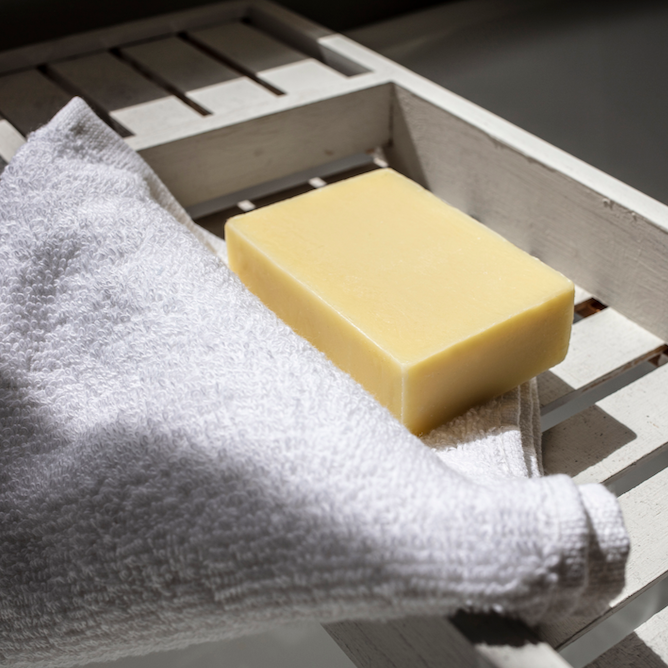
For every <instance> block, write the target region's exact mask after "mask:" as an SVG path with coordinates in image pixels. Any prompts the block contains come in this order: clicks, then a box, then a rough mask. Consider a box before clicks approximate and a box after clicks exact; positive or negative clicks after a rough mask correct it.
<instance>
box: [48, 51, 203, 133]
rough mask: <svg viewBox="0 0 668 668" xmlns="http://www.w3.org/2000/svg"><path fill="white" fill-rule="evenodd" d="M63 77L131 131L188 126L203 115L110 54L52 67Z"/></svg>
mask: <svg viewBox="0 0 668 668" xmlns="http://www.w3.org/2000/svg"><path fill="white" fill-rule="evenodd" d="M50 67H51V68H52V69H53V71H54V72H55V73H57V75H58V76H59V77H62V79H64V80H65V81H67V83H68V84H69V85H70V86H72V88H74V89H76V90H77V91H78V92H79V93H80V94H81V95H82V97H83V98H84V99H89V100H92V101H93V102H94V103H95V104H97V105H99V106H100V107H101V108H102V109H104V110H105V111H107V112H108V113H109V115H110V116H111V117H112V118H113V119H115V120H116V121H118V122H119V123H121V124H122V125H123V126H124V127H126V128H127V129H128V130H130V132H133V133H135V134H142V133H147V132H151V131H152V130H153V129H154V128H155V127H156V126H157V127H170V126H181V125H187V124H188V122H191V121H195V120H197V119H199V117H200V115H199V114H198V113H197V112H196V111H195V110H194V109H191V108H190V107H189V106H187V105H186V104H184V103H183V102H182V101H181V100H179V99H178V98H176V97H174V96H173V95H170V94H169V93H168V92H167V91H166V90H164V89H162V88H159V87H158V86H156V85H155V84H154V83H152V82H151V81H149V80H148V79H146V78H145V77H143V76H141V74H139V73H138V72H136V71H135V70H133V69H132V68H131V67H130V66H129V65H127V64H126V63H124V62H122V61H121V60H119V59H118V58H115V57H114V56H112V55H111V54H110V53H106V52H105V53H98V54H95V55H93V56H86V57H84V58H74V59H72V60H65V61H61V62H58V63H53V64H52V65H51V66H50Z"/></svg>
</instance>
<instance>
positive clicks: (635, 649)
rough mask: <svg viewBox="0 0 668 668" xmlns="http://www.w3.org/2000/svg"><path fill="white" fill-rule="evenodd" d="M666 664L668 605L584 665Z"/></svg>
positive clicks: (630, 667)
mask: <svg viewBox="0 0 668 668" xmlns="http://www.w3.org/2000/svg"><path fill="white" fill-rule="evenodd" d="M667 665H668V608H664V609H663V610H661V611H660V612H657V613H656V614H655V615H654V616H653V617H652V618H651V619H649V620H648V621H646V622H645V623H644V624H642V625H641V626H640V627H638V628H637V629H636V631H635V633H631V634H630V635H628V636H626V638H624V640H622V642H620V643H618V644H617V645H615V646H614V647H612V648H611V649H609V650H608V651H607V652H605V653H604V654H602V655H601V656H600V657H599V658H598V659H596V660H595V661H592V662H591V663H590V664H588V665H587V668H638V667H642V668H665V667H666V666H667Z"/></svg>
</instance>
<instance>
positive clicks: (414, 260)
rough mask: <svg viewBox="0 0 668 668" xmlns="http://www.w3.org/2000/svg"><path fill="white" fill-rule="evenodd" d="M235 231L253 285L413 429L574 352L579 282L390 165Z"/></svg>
mask: <svg viewBox="0 0 668 668" xmlns="http://www.w3.org/2000/svg"><path fill="white" fill-rule="evenodd" d="M225 236H226V240H227V247H228V256H229V262H230V267H231V268H232V270H233V271H235V272H236V273H237V274H238V275H239V277H240V278H241V280H242V281H243V282H244V283H245V284H246V286H247V287H248V288H249V289H250V290H251V291H252V292H254V293H255V294H256V295H257V296H258V297H260V299H261V300H262V301H263V302H264V303H265V304H266V305H267V306H268V307H269V308H270V309H272V310H273V311H274V312H275V313H276V314H277V315H278V316H279V317H280V318H282V319H283V320H284V321H285V322H286V323H287V324H288V325H290V326H291V327H292V328H293V329H294V330H295V331H296V332H297V333H298V334H301V335H302V336H303V337H305V338H306V339H308V340H309V341H310V342H311V343H312V344H313V345H314V346H316V347H317V348H319V349H320V350H321V351H323V352H324V353H325V354H326V355H327V356H328V357H329V358H330V359H331V360H332V361H333V362H334V363H335V364H337V365H338V366H339V367H340V368H341V369H343V370H344V371H347V372H348V373H349V374H350V375H351V376H352V377H353V378H355V379H356V380H357V381H358V382H359V383H361V384H362V385H363V386H364V387H365V388H366V389H367V390H368V391H369V392H371V393H372V394H373V395H374V396H375V397H376V398H377V399H378V401H380V403H382V404H384V405H385V406H387V408H389V409H390V411H392V413H394V415H395V416H396V417H397V418H398V419H399V420H401V422H403V424H405V425H406V427H408V428H409V429H410V430H411V431H412V432H413V433H415V434H421V433H426V432H428V431H430V430H431V429H432V428H434V427H436V426H438V425H439V424H442V423H443V422H445V421H447V420H449V419H451V418H453V417H455V416H457V415H459V414H461V413H463V412H464V411H465V410H467V409H468V408H470V407H471V406H473V405H475V404H477V403H480V402H483V401H485V400H487V399H490V398H492V397H494V396H497V395H499V394H502V393H503V392H506V391H508V390H510V389H512V388H513V387H515V386H517V385H518V384H520V383H522V382H524V381H526V380H528V379H529V378H532V377H533V376H535V375H537V374H538V373H541V372H542V371H544V370H546V369H548V368H549V367H551V366H553V365H555V364H557V363H559V362H560V361H561V360H562V359H563V358H564V357H565V355H566V351H567V349H568V342H569V337H570V329H571V322H572V318H573V284H572V283H571V281H569V280H568V279H567V278H565V277H564V276H562V275H561V274H560V273H559V272H557V271H555V270H553V269H551V268H550V267H548V266H546V265H545V264H543V263H542V262H540V261H539V260H537V259H536V258H534V257H532V256H530V255H528V254H527V253H525V252H524V251H522V250H520V249H519V248H517V247H516V246H514V245H513V244H511V243H510V242H509V241H507V240H505V239H504V238H503V237H501V236H500V235H498V234H496V233H495V232H493V231H492V230H490V229H489V228H487V227H485V226H484V225H482V224H480V223H478V222H477V221H475V220H473V219H472V218H470V217H469V216H467V215H466V214H464V213H462V212H461V211H459V210H457V209H455V208H453V207H451V206H449V205H447V204H445V203H444V202H442V201H441V200H440V199H438V198H437V197H436V196H434V195H433V194H431V193H430V192H429V191H427V190H425V189H424V188H422V187H421V186H419V185H418V184H416V183H414V182H413V181H411V180H409V179H407V178H406V177H404V176H402V175H400V174H398V173H397V172H395V171H393V170H391V169H381V170H377V171H373V172H369V173H366V174H362V175H360V176H356V177H353V178H351V179H348V180H346V181H341V182H338V183H335V184H332V185H328V186H325V187H323V188H320V189H318V190H314V191H311V192H308V193H305V194H303V195H299V196H298V197H294V198H292V199H289V200H284V201H282V202H278V203H276V204H273V205H270V206H267V207H264V208H260V209H256V210H254V211H251V212H249V213H246V214H243V215H241V216H236V217H234V218H232V219H230V221H229V222H228V223H227V226H226V235H225Z"/></svg>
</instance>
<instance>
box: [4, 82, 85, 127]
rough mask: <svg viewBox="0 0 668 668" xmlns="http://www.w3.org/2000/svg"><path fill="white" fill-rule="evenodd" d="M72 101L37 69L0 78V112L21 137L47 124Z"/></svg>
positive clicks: (68, 95) (70, 97) (69, 96)
mask: <svg viewBox="0 0 668 668" xmlns="http://www.w3.org/2000/svg"><path fill="white" fill-rule="evenodd" d="M71 99H72V96H71V95H70V94H69V93H66V92H65V91H64V90H63V89H62V88H59V87H58V86H56V84H54V83H53V82H52V81H50V80H49V79H47V78H46V77H45V76H44V75H43V74H42V73H41V72H39V71H38V70H25V71H24V72H19V73H16V74H8V75H6V76H4V77H0V112H1V113H2V114H3V116H5V118H7V119H8V120H9V121H10V122H11V123H13V125H14V127H15V128H16V129H17V130H18V131H19V132H21V133H22V134H23V135H27V134H28V133H29V132H32V131H33V130H36V129H37V128H38V127H40V126H41V125H44V123H46V122H48V121H50V120H51V118H52V117H53V116H54V115H55V114H56V113H57V112H58V111H60V110H61V109H62V108H63V107H64V106H65V105H66V104H67V103H68V102H69V101H70V100H71Z"/></svg>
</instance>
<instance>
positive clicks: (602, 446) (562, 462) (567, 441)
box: [543, 406, 637, 476]
mask: <svg viewBox="0 0 668 668" xmlns="http://www.w3.org/2000/svg"><path fill="white" fill-rule="evenodd" d="M636 437H637V435H636V433H635V432H634V431H632V430H631V429H629V428H628V427H627V426H625V425H623V424H621V423H620V422H618V421H617V420H615V419H614V418H613V417H611V416H610V415H608V413H606V412H605V411H604V410H602V409H601V408H599V407H598V406H590V407H589V408H587V409H585V410H584V411H582V412H581V413H578V414H577V415H574V416H573V417H571V418H569V419H568V420H565V421H564V422H562V423H560V424H558V425H555V426H554V427H552V428H551V429H548V430H547V431H546V432H545V433H544V434H543V463H544V466H545V472H546V473H548V474H553V473H566V474H568V475H570V476H575V475H577V474H578V473H581V472H582V471H584V470H586V469H588V468H589V467H590V466H593V465H595V464H598V463H599V462H600V461H602V460H603V459H605V458H606V457H608V456H609V455H611V454H612V453H613V452H615V451H617V450H619V449H620V448H622V447H624V446H625V445H627V444H628V443H630V442H631V441H633V440H635V439H636Z"/></svg>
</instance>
